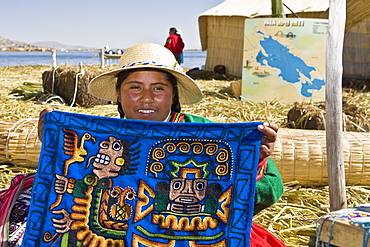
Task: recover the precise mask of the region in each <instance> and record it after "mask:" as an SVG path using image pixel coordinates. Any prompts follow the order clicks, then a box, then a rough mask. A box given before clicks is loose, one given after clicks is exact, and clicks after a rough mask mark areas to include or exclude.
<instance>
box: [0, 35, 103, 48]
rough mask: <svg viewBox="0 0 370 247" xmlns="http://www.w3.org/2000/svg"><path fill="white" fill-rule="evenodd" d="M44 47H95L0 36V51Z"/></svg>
mask: <svg viewBox="0 0 370 247" xmlns="http://www.w3.org/2000/svg"><path fill="white" fill-rule="evenodd" d="M45 49H57V50H74V49H76V50H85V49H86V50H88V49H96V48H92V47H86V46H80V45H65V44H62V43H59V42H56V41H40V42H33V43H26V42H23V41H19V40H10V39H7V38H3V37H0V51H30V50H45Z"/></svg>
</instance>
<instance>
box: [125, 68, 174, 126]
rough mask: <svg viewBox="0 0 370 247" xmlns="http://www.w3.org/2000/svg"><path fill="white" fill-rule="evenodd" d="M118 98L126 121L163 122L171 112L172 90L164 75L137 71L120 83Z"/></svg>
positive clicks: (156, 72)
mask: <svg viewBox="0 0 370 247" xmlns="http://www.w3.org/2000/svg"><path fill="white" fill-rule="evenodd" d="M118 96H119V100H120V102H121V106H122V109H123V112H124V113H125V115H126V117H127V118H128V119H140V120H148V121H163V120H165V119H166V117H167V116H168V114H169V113H170V111H171V105H172V99H173V88H172V84H171V83H170V82H169V81H168V80H167V79H166V77H165V75H164V73H162V72H160V71H153V70H150V71H145V70H139V71H135V72H133V73H131V74H130V75H129V76H128V77H127V78H126V79H125V80H124V81H123V82H122V84H121V87H120V89H119V91H118Z"/></svg>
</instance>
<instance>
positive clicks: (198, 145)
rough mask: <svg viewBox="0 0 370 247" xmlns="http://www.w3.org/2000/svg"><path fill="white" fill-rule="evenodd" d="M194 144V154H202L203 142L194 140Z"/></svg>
mask: <svg viewBox="0 0 370 247" xmlns="http://www.w3.org/2000/svg"><path fill="white" fill-rule="evenodd" d="M192 145H193V153H194V154H201V153H202V152H203V149H204V148H203V144H202V143H200V142H194V143H192Z"/></svg>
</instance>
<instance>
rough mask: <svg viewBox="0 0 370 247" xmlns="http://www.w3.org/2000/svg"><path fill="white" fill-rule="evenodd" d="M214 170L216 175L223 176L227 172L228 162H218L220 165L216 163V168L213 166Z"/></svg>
mask: <svg viewBox="0 0 370 247" xmlns="http://www.w3.org/2000/svg"><path fill="white" fill-rule="evenodd" d="M215 172H216V175H217V176H225V175H227V174H228V173H229V164H228V163H226V164H222V165H221V164H220V165H217V166H216V168H215Z"/></svg>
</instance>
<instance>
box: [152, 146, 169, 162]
mask: <svg viewBox="0 0 370 247" xmlns="http://www.w3.org/2000/svg"><path fill="white" fill-rule="evenodd" d="M164 157H166V152H165V151H164V150H163V148H155V149H154V150H153V153H152V158H153V159H154V160H156V161H159V160H160V159H163V158H164Z"/></svg>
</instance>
